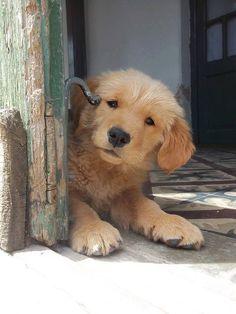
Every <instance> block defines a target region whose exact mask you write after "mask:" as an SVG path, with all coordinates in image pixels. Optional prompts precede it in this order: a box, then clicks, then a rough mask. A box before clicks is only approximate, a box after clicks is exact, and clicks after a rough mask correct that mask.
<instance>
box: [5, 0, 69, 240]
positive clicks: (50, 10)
mask: <svg viewBox="0 0 236 314" xmlns="http://www.w3.org/2000/svg"><path fill="white" fill-rule="evenodd" d="M12 21H14V23H12ZM61 24H62V21H61V1H53V0H15V1H8V0H2V1H1V2H0V53H1V59H2V61H1V66H0V75H1V80H0V107H1V108H11V107H16V108H18V109H19V110H20V112H21V116H22V119H23V121H24V126H25V128H26V130H27V138H28V139H27V141H28V165H29V179H28V186H29V189H28V190H29V197H28V199H29V202H28V207H29V214H30V223H29V226H30V235H31V236H32V237H33V238H35V239H37V240H39V241H43V242H45V243H47V244H49V245H51V244H53V243H55V242H56V240H57V239H65V238H66V237H67V224H68V223H67V222H68V219H67V206H66V184H65V175H66V174H65V169H66V141H65V140H64V139H65V138H66V137H65V135H66V128H67V125H66V123H65V121H66V114H67V113H66V110H65V108H64V100H63V98H64V94H63V86H64V73H63V54H62V32H61ZM46 102H47V103H50V104H51V105H52V108H53V111H54V115H55V116H54V117H53V116H49V114H48V112H46V111H45V110H46V109H45V103H46Z"/></svg>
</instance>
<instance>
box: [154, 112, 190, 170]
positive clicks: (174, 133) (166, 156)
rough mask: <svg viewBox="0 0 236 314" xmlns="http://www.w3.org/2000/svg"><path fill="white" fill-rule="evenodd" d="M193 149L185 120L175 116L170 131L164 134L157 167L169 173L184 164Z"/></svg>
mask: <svg viewBox="0 0 236 314" xmlns="http://www.w3.org/2000/svg"><path fill="white" fill-rule="evenodd" d="M194 151H195V146H194V145H193V143H192V136H191V133H190V129H189V126H188V124H187V122H186V121H185V120H184V119H183V118H180V117H177V118H175V121H174V124H173V125H172V127H171V129H170V131H168V132H166V134H164V142H163V144H162V145H161V147H160V149H159V151H158V155H157V162H158V164H159V167H160V168H161V169H162V170H164V171H166V172H168V173H170V172H172V171H174V170H175V169H177V168H179V167H181V166H182V165H184V164H185V163H186V162H187V161H188V160H189V159H190V158H191V156H192V154H193V153H194Z"/></svg>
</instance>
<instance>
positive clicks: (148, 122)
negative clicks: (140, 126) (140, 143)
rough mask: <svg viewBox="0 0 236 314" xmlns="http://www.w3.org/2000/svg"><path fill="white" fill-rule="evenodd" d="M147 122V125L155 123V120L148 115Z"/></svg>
mask: <svg viewBox="0 0 236 314" xmlns="http://www.w3.org/2000/svg"><path fill="white" fill-rule="evenodd" d="M145 123H146V124H147V125H155V123H154V121H153V120H152V118H150V117H148V118H147V119H146V120H145Z"/></svg>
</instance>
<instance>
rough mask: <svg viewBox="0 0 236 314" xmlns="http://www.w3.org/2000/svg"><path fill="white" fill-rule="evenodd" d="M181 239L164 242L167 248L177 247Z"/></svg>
mask: <svg viewBox="0 0 236 314" xmlns="http://www.w3.org/2000/svg"><path fill="white" fill-rule="evenodd" d="M181 240H182V239H169V240H167V241H166V244H167V245H168V246H169V247H177V246H178V244H179V243H180V241H181Z"/></svg>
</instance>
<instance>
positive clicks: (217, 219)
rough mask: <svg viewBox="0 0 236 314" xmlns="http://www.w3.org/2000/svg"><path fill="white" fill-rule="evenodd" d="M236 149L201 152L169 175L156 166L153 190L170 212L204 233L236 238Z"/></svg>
mask: <svg viewBox="0 0 236 314" xmlns="http://www.w3.org/2000/svg"><path fill="white" fill-rule="evenodd" d="M235 170H236V149H234V150H232V149H230V150H228V151H222V150H216V149H211V148H207V149H206V148H204V149H202V148H201V149H198V150H197V152H196V154H195V156H194V157H193V159H191V160H190V162H189V163H188V164H187V165H185V166H184V167H182V168H181V169H179V170H177V171H175V172H174V173H172V174H171V175H166V174H165V173H163V172H162V171H160V169H156V168H155V167H153V171H151V172H150V183H149V191H152V195H153V197H154V200H155V201H156V202H157V203H158V204H159V205H160V206H161V208H162V209H164V210H165V211H166V212H169V213H173V214H179V215H180V216H183V217H185V218H187V219H189V220H191V221H192V222H193V223H194V224H196V225H198V226H199V227H200V228H201V229H203V230H208V231H214V232H217V233H221V234H225V235H227V236H231V237H235V238H236V171H235Z"/></svg>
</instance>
